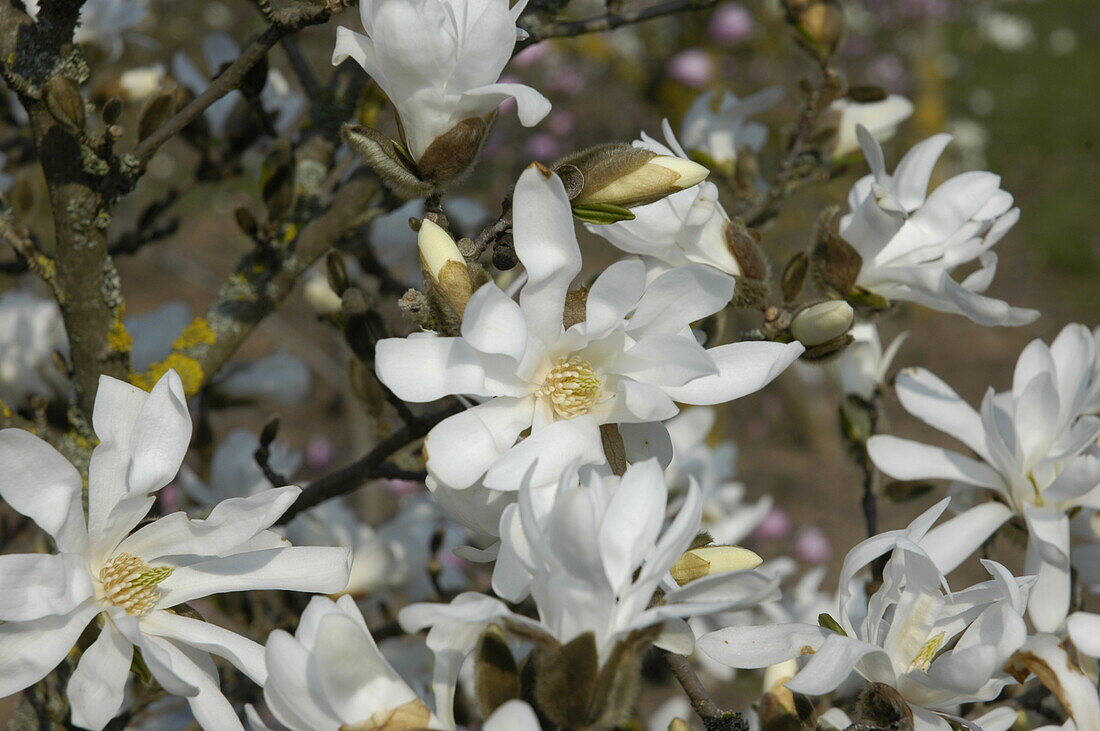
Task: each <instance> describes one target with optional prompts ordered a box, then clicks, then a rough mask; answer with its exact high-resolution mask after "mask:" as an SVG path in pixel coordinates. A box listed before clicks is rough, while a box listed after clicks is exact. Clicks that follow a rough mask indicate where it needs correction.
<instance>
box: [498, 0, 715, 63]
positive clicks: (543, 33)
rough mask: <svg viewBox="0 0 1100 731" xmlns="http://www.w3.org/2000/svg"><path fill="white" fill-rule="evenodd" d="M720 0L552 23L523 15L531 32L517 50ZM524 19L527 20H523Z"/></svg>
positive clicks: (672, 1)
mask: <svg viewBox="0 0 1100 731" xmlns="http://www.w3.org/2000/svg"><path fill="white" fill-rule="evenodd" d="M717 3H718V0H669V1H668V2H663V3H658V4H657V5H650V6H649V7H645V8H638V9H636V10H626V11H623V12H617V13H608V14H607V15H600V16H597V17H595V18H586V19H584V20H558V21H553V22H550V23H540V22H539V21H538V19H536V18H532V17H530V16H528V17H524V18H521V19H520V20H521V22H520V25H521V26H523V27H524V29H525V30H526V31H527V32H528V33H529V34H530V35H529V36H528V38H526V39H525V40H523V41H521V42H519V43H517V44H516V50H515V52H516V53H519V52H520V51H522V50H523V49H525V48H527V47H528V46H533V45H534V44H536V43H538V42H539V41H544V40H546V39H547V38H569V37H572V36H579V35H584V34H586V33H599V32H601V31H605V30H614V29H616V28H621V27H622V26H624V25H632V24H634V23H642V22H645V21H647V20H653V19H654V18H660V17H662V16H665V15H674V14H676V13H685V12H693V11H696V10H705V9H707V8H710V7H712V6H713V5H716V4H717ZM523 21H527V22H526V23H524V22H523Z"/></svg>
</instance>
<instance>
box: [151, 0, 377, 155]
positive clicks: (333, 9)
mask: <svg viewBox="0 0 1100 731" xmlns="http://www.w3.org/2000/svg"><path fill="white" fill-rule="evenodd" d="M356 2H357V0H326V1H325V2H324V3H323V4H318V5H304V4H303V5H295V6H293V7H290V8H284V9H282V10H275V11H272V12H271V14H270V15H271V25H269V26H268V28H267V30H265V31H264V32H263V33H262V34H261V35H260V37H259V38H257V39H256V40H255V41H253V42H252V43H251V44H250V45H249V46H248V48H246V49H245V50H244V51H243V52H242V53H241V55H240V56H239V57H238V58H237V60H236V61H234V62H233V63H232V64H231V65H230V66H229V68H227V69H226V70H225V71H223V72H222V73H221V75H219V76H218V78H216V79H214V81H212V82H211V84H210V86H209V87H207V89H206V91H204V92H203V93H202V94H199V95H198V96H197V97H196V98H195V99H194V100H192V101H191V103H190V104H188V105H187V106H185V107H184V108H183V109H181V110H180V111H178V112H177V113H176V114H175V116H173V117H172V118H171V119H169V120H168V121H167V122H165V123H164V124H163V125H162V126H161V127H160V129H158V130H157V131H156V132H154V133H153V134H151V135H149V137H147V138H146V139H145V140H144V141H143V142H141V144H139V145H138V146H137V147H136V148H135V149H134V153H133V154H134V157H135V158H137V161H138V162H139V163H140V164H141V165H142V166H144V165H145V164H146V163H147V162H149V160H150V159H152V157H153V155H155V154H156V152H157V150H159V149H160V147H161V145H163V144H164V143H165V142H167V141H168V140H170V139H171V138H172V137H174V136H175V135H177V134H178V133H179V132H180V131H181V130H182V129H183V128H184V127H186V126H187V125H188V124H190V123H191V122H193V121H194V120H195V119H197V118H198V116H199V115H200V114H202V113H203V112H205V111H206V109H207V108H208V107H209V106H210V105H211V104H213V103H214V102H216V101H218V100H219V99H221V98H222V97H223V96H225V95H226V94H228V93H229V92H231V91H233V90H234V89H236V88H237V87H238V86H240V84H241V81H243V80H244V77H245V75H246V74H247V73H248V72H249V70H250V69H251V68H252V67H253V66H255V65H256V64H257V63H259V61H260V59H262V58H263V57H264V56H265V55H267V52H268V51H270V50H271V49H272V48H273V47H274V46H275V44H276V43H278V42H279V41H281V40H283V38H285V37H286V36H287V35H289V34H290V33H294V32H296V31H298V30H301V29H302V28H305V27H307V26H310V25H320V24H322V23H326V22H328V20H329V19H330V18H331V17H332V16H333V15H335V14H338V13H341V12H343V11H344V10H346V9H347V8H349V7H351V6H352V5H355V4H356Z"/></svg>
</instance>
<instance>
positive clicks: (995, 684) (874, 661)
mask: <svg viewBox="0 0 1100 731" xmlns="http://www.w3.org/2000/svg"><path fill="white" fill-rule="evenodd" d="M946 504H947V501H942V502H941V503H940V504H939V505H937V506H935V507H934V508H932V509H931V510H929V511H927V512H926V513H925V514H924V515H922V516H921V517H919V518H918V519H917V520H916V521H914V523H913V524H911V525H910V526H909V528H908V529H906V530H904V531H892V532H890V533H888V534H882V535H879V536H874V537H872V538H869V539H867V540H865V541H863V542H861V543H860V544H858V545H857V546H856V547H855V548H853V549H852V551H851V552H850V553H849V554H848V556H847V557H846V559H845V561H844V566H843V567H842V569H841V575H840V595H839V607H840V611H839V614H838V617H839V622H838V625H839V629H840V630H842V631H840V632H838V631H836V630H835V629H828V628H826V627H822V626H819V625H816V624H809V623H792V624H779V625H766V626H756V627H729V628H726V629H722V630H718V631H717V632H713V633H711V634H709V635H706V636H704V637H701V638H700V639H699V643H698V644H699V648H700V649H701V650H702V651H703V652H704V653H706V654H707V655H710V656H711V657H712V658H714V659H715V660H718V661H719V662H722V663H725V664H727V665H731V666H733V667H739V668H762V667H768V666H771V665H775V664H776V663H780V662H784V661H786V660H789V659H791V658H796V657H799V656H801V655H805V654H810V653H812V654H811V656H810V660H809V662H807V663H806V664H805V665H804V666H803V667H802V669H801V671H799V672H798V674H797V675H796V676H795V677H794V679H793V680H790V681H788V682H787V683H786V686H787V687H788V688H789V689H790V690H791V691H793V692H795V693H804V694H806V695H824V694H826V693H829V692H831V691H833V690H834V689H835V688H837V687H838V686H839V685H840V684H841V683H843V682H844V681H845V680H846V679H847V678H848V676H849V675H850V674H851V673H852V672H853V671H855V672H856V673H858V674H859V675H861V676H862V677H863V678H865V679H866V680H867V681H868V682H872V683H884V684H886V685H889V686H890V687H892V688H894V689H895V690H897V691H898V693H900V695H901V696H902V698H904V699H905V701H906V702H907V703H908V705H909V708H910V709H911V710H912V712H913V720H914V729H916V731H949V729H950V728H951V726H950V725H949V724H948V723H947V721H946V720H945V719H944V718H943V715H942V714H951V713H954V712H955V711H956V709H957V707H958V706H959V705H960V704H962V703H971V702H976V701H988V700H992V699H994V698H996V697H997V696H998V695H999V694H1000V692H1001V689H1002V688H1003V687H1004V686H1005V685H1008V684H1010V683H1011V682H1012V680H1011V678H1010V677H1009V676H1008V675H1007V674H1006V673H1005V672H1004V671H1003V669H1002V668H1003V667H1004V664H1005V662H1006V661H1007V660H1008V659H1009V658H1010V657H1011V656H1012V654H1013V653H1014V652H1015V651H1016V650H1017V649H1018V648H1019V647H1020V646H1021V645H1022V644H1023V643H1024V640H1025V638H1026V637H1027V628H1026V625H1025V623H1024V619H1023V612H1024V607H1025V605H1026V603H1027V587H1028V586H1029V584H1030V583H1031V582H1030V579H1016V578H1014V577H1013V576H1012V575H1011V574H1010V573H1009V572H1008V571H1007V569H1005V568H1004V567H1003V566H1001V565H1000V564H998V563H996V562H993V561H983V562H982V563H983V565H984V566H985V567H986V570H988V571H989V573H990V575H991V576H992V577H993V578H992V580H990V581H987V582H984V583H981V584H976V585H975V586H972V587H970V588H969V589H965V590H963V591H958V592H950V591H945V587H946V581H945V579H944V578H943V574H942V573H941V572H940V570H939V568H938V567H937V565H936V563H935V562H934V561H933V559H932V557H931V556H929V555H928V553H927V552H926V551H925V550H924V546H925V545H926V541H927V536H926V534H925V532H926V531H927V528H928V526H929V525H931V523H932V522H933V521H934V520H935V519H936V518H937V517H938V516H939V514H940V513H942V511H943V509H944V508H945V507H946ZM922 539H923V540H922ZM887 551H892V556H891V558H890V561H889V562H888V563H887V564H886V568H885V570H884V572H883V583H882V586H881V588H879V590H878V591H877V592H875V594H873V595H872V596H871V597H870V598H869V599H868V600H866V601H861V600H860V598H859V597H858V596H854V595H853V594H852V592H851V585H852V580H853V579H854V578H855V577H856V576H857V575H858V574H859V573H860V572H862V570H863V569H864V568H865V567H866V566H867V565H868V564H869V563H870V562H871V561H873V560H874V559H876V558H877V557H878V556H880V555H882V554H884V553H886V552H887ZM944 648H948V649H944ZM1010 725H1011V722H1009V723H1008V724H1005V725H1003V726H1000V727H999V728H1000V729H1007V728H1008V727H1009V726H1010ZM985 728H986V729H987V731H993V730H994V728H998V727H994V726H992V725H989V726H986V727H985Z"/></svg>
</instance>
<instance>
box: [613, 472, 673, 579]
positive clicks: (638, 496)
mask: <svg viewBox="0 0 1100 731" xmlns="http://www.w3.org/2000/svg"><path fill="white" fill-rule="evenodd" d="M667 498H668V487H667V486H666V485H665V480H664V475H663V473H662V471H661V467H660V465H659V464H657V460H654V459H650V460H646V461H645V462H640V463H638V464H635V465H631V466H630V467H629V468H627V470H626V473H625V474H624V475H623V477H622V479H621V480H620V481H619V486H618V488H617V489H616V490H615V493H614V494H613V495H612V496H611V500H610V502H609V503H608V504H607V508H606V512H605V513H604V517H603V521H602V522H601V523H600V527H599V536H598V541H599V549H600V557H601V558H602V559H603V568H604V572H605V573H606V575H607V580H608V581H609V582H610V583H611V586H612V588H614V589H615V590H616V591H620V590H622V589H624V588H625V587H626V585H627V584H628V582H629V581H630V579H631V577H632V576H633V574H634V571H635V569H637V568H638V567H639V566H640V565H641V564H642V559H643V558H644V557H645V555H646V553H647V552H648V551H649V550H650V549H651V548H652V547H653V546H654V545H656V543H657V536H658V534H659V533H660V530H661V524H662V523H663V522H664V518H665V503H666V502H667Z"/></svg>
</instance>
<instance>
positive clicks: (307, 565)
mask: <svg viewBox="0 0 1100 731" xmlns="http://www.w3.org/2000/svg"><path fill="white" fill-rule="evenodd" d="M350 561H351V552H350V551H349V550H348V549H346V548H329V547H325V546H291V547H288V548H270V549H267V550H265V551H250V552H248V553H238V554H234V555H232V556H225V557H223V558H215V559H211V560H209V561H202V562H200V563H197V564H193V565H191V566H182V567H180V568H177V569H176V570H175V571H173V572H172V575H171V576H169V577H168V578H167V579H165V580H164V582H163V583H162V584H160V589H161V595H160V600H159V601H158V602H157V606H158V607H173V606H175V605H177V604H183V603H185V602H189V601H191V600H193V599H199V598H201V597H204V596H211V595H213V594H222V593H225V592H231V591H251V590H256V589H282V590H285V591H311V592H319V593H324V594H333V593H336V592H338V591H340V590H341V589H343V588H344V587H345V586H347V585H348V574H349V564H350Z"/></svg>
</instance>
